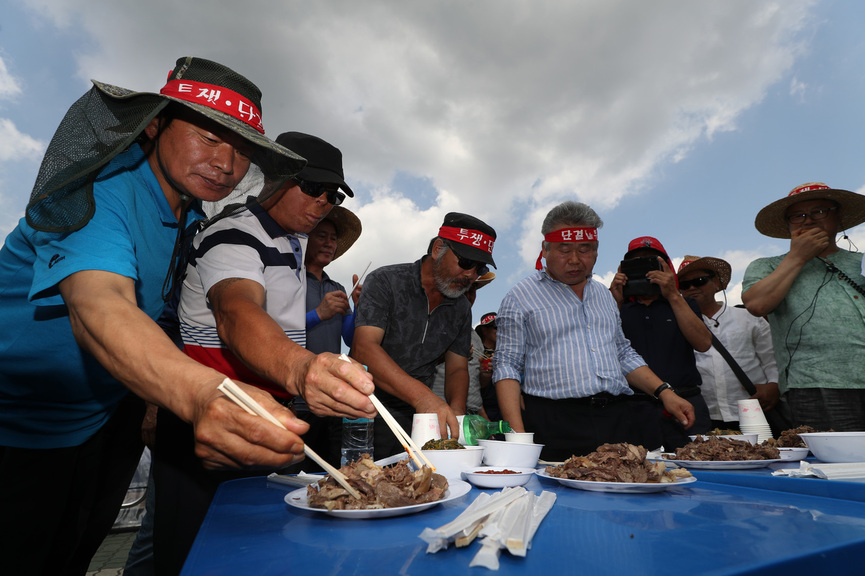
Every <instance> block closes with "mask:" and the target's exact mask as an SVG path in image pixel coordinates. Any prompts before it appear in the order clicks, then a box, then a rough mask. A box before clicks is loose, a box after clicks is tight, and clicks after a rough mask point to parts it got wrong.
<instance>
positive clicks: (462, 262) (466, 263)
mask: <svg viewBox="0 0 865 576" xmlns="http://www.w3.org/2000/svg"><path fill="white" fill-rule="evenodd" d="M444 244H445V246H447V247H448V248H450V250H451V252H453V253H454V256H456V257H457V265H458V266H459V267H460V268H462V269H463V270H471V269H472V268H477V272H478V276H483V275H484V274H486V273H487V272H489V271H490V269H489V267H488V266H487V265H486V264H484V263H483V262H478V261H477V260H470V259H468V258H463V257H462V256H460V255H459V254H457V251H456V250H454V247H453V245H452V244H451V243H450V242H445V243H444Z"/></svg>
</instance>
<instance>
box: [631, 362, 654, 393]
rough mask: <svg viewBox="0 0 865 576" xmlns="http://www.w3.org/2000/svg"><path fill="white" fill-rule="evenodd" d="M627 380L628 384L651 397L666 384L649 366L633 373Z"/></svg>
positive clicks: (641, 367)
mask: <svg viewBox="0 0 865 576" xmlns="http://www.w3.org/2000/svg"><path fill="white" fill-rule="evenodd" d="M625 379H626V380H627V381H628V384H630V385H631V386H633V387H634V388H636V389H637V390H640V391H641V392H645V393H646V394H649V395H652V394H654V392H655V390H657V389H658V386H660V385H661V384H663V383H664V382H663V380H661V379H660V378H658V376H657V375H656V374H655V373H654V372H652V370H651V369H650V368H649V367H648V366H640V367H639V368H637V369H636V370H633V371H631V372H630V373H628V374H627V375H626V376H625Z"/></svg>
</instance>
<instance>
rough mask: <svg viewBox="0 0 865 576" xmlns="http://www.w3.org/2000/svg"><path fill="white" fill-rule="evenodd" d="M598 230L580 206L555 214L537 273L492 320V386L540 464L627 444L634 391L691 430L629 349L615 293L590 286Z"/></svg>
mask: <svg viewBox="0 0 865 576" xmlns="http://www.w3.org/2000/svg"><path fill="white" fill-rule="evenodd" d="M601 226H603V221H602V220H601V218H600V217H599V216H598V215H597V213H596V212H595V211H594V210H592V209H591V208H590V207H589V206H587V205H585V204H582V203H579V202H573V201H568V202H564V203H562V204H559V205H558V206H556V207H555V208H553V209H552V210H550V212H549V213H548V214H547V216H546V218H545V219H544V222H543V225H542V227H541V233H542V234H543V235H544V241H543V244H542V251H541V255H540V256H539V257H538V262H537V266H536V268H537V272H535V273H534V274H532V275H531V276H529V277H528V278H526V279H524V280H522V281H521V282H519V283H518V284H517V285H516V286H514V287H513V288H512V289H511V290H510V292H508V294H507V295H506V296H505V298H504V300H502V303H501V307H500V309H499V313H498V316H497V317H496V324H497V325H498V341H497V344H496V354H495V357H494V360H493V364H494V366H493V381H494V382H495V383H496V392H497V395H498V400H499V405H500V407H501V410H502V416H503V418H504V419H505V420H507V421H508V422H510V425H511V428H512V429H513V430H514V431H516V432H524V431H530V432H534V433H535V442H537V443H540V444H544V450H543V452H542V453H541V458H542V459H544V460H551V461H562V460H565V459H567V458H569V457H570V456H572V455H585V454H588V453H589V452H592V451H594V450H595V449H596V448H597V447H598V446H600V445H601V444H604V443H608V442H627V441H631V440H632V439H633V437H632V431H631V428H630V425H631V424H630V422H629V420H630V419H629V414H630V403H628V402H622V400H624V399H625V398H626V397H627V396H629V395H631V394H632V393H633V392H632V391H631V389H630V388H629V386H628V385H629V384H630V385H631V386H634V387H635V388H637V389H639V390H642V391H644V392H646V393H647V394H653V395H654V396H655V397H656V398H658V399H659V400H660V401H661V402H662V403H663V405H664V409H665V410H666V411H667V412H668V413H669V414H671V415H672V417H673V418H675V419H676V420H677V421H678V422H681V424H682V425H683V426H684V427H685V428H689V427H690V426H691V425H692V424H693V423H694V408H693V406H691V404H690V403H689V402H688V401H687V400H684V399H682V398H680V397H679V396H678V395H676V393H675V392H674V391H673V390H672V388H671V387H670V386H669V384H666V383H665V382H662V381H661V379H660V378H658V377H657V376H656V375H655V374H654V373H653V372H652V371H651V370H650V369H649V367H648V366H646V363H645V362H644V361H643V359H642V358H641V357H640V355H639V354H637V353H636V352H635V351H634V350H633V348H631V345H630V343H629V342H628V340H627V339H626V338H625V336H624V334H623V333H622V326H621V321H620V319H619V309H618V307H617V306H616V302H615V300H614V299H613V297H612V295H611V294H610V291H609V290H608V289H607V287H606V286H604V285H603V284H602V283H600V282H598V281H597V280H593V279H592V269H593V268H594V265H595V262H596V261H597V258H598V228H600V227H601ZM542 258H544V259H545V260H546V267H542V266H541V259H542ZM521 403H524V405H525V408H524V409H521Z"/></svg>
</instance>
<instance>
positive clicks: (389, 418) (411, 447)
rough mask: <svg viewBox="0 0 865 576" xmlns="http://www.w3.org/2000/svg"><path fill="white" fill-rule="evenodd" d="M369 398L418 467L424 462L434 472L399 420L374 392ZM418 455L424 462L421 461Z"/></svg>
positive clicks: (340, 356)
mask: <svg viewBox="0 0 865 576" xmlns="http://www.w3.org/2000/svg"><path fill="white" fill-rule="evenodd" d="M339 359H340V360H344V361H345V362H351V359H350V358H349V357H348V356H346V355H345V354H340V355H339ZM369 399H370V401H371V402H372V405H373V406H375V409H376V410H378V414H379V416H381V417H382V418H383V419H384V421H385V423H387V425H388V427H389V428H390V430H391V432H393V435H394V436H396V439H397V440H399V443H400V444H402V447H403V448H405V451H406V452H407V453H408V455H409V457H410V458H411V459H412V460H413V461H414V463H415V464H416V465H417V467H418V469H420V468H423V467H424V463H425V464H426V466H428V467H429V469H430V470H432V471H433V472H435V469H436V467H435V466H433V464H432V462H430V461H429V459H428V458H427V457H426V456H424V453H423V451H422V450H421V449H420V448H418V447H417V444H415V442H414V440H412V439H411V436H410V435H408V434H406V432H405V430H403V429H402V426H400V425H399V422H397V421H396V418H394V417H393V415H392V414H391V413H390V412H389V411H388V409H387V408H385V407H384V404H382V403H381V400H379V399H378V398H376V397H375V394H370V395H369ZM418 456H419V457H420V460H423V462H424V463H421V461H420V460H419V459H418Z"/></svg>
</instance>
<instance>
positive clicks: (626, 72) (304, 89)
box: [30, 0, 815, 266]
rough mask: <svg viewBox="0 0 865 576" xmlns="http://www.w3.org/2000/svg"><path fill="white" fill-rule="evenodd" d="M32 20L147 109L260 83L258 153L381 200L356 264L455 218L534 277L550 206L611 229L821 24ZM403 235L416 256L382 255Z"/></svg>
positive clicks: (600, 16) (782, 18)
mask: <svg viewBox="0 0 865 576" xmlns="http://www.w3.org/2000/svg"><path fill="white" fill-rule="evenodd" d="M30 4H31V6H33V7H34V11H37V10H38V11H39V13H40V14H42V13H44V14H48V15H50V16H49V17H50V18H51V19H52V21H53V22H54V23H55V25H62V26H67V27H69V26H75V27H78V28H80V29H81V30H84V31H87V32H89V35H90V37H91V38H92V42H93V43H94V44H92V45H91V46H90V47H88V48H87V49H86V51H82V52H81V53H80V55H79V56H78V57H77V62H78V66H79V76H80V77H81V78H82V79H88V78H97V79H100V80H105V81H108V82H111V83H114V84H118V85H121V86H126V87H129V88H133V89H139V90H155V89H158V88H159V87H160V82H161V80H162V79H164V78H165V75H166V74H167V72H168V70H169V69H170V68H171V67H172V65H173V62H174V59H175V58H176V57H178V56H181V55H187V54H192V55H197V56H203V57H208V58H211V59H213V60H217V61H220V62H223V63H225V64H228V65H230V66H232V67H234V68H236V69H237V70H239V71H241V72H242V73H244V74H245V75H247V76H248V77H249V78H251V79H252V80H253V81H255V82H256V83H257V84H258V85H259V86H260V87H261V88H262V91H263V93H264V101H263V107H264V120H265V125H266V126H267V128H268V134H269V135H271V136H275V135H276V134H278V133H279V132H282V131H284V130H289V129H291V130H301V131H305V132H310V133H314V134H317V135H319V136H321V137H323V138H325V139H328V140H330V141H332V142H333V143H334V144H336V145H337V146H339V147H340V148H341V149H342V151H343V153H344V160H345V171H346V175H347V178H348V180H349V182H350V183H352V184H353V187H354V188H355V189H358V188H361V189H365V188H368V189H371V190H375V191H376V192H375V193H374V194H373V195H372V196H371V197H370V196H369V195H367V194H364V195H363V196H361V197H359V198H357V199H355V200H354V201H352V202H351V208H352V209H353V210H356V211H358V213H359V215H362V218H363V221H364V235H363V236H362V237H361V240H360V241H359V243H358V245H357V248H354V249H353V254H355V255H357V258H358V259H361V260H363V261H364V262H366V261H367V260H368V259H376V258H375V257H376V256H377V254H376V253H375V250H378V249H384V248H387V250H388V254H394V253H395V252H396V253H400V252H401V251H402V250H403V248H405V252H406V253H409V252H410V253H411V256H408V257H406V258H405V259H406V260H408V259H414V258H416V257H417V255H418V254H419V251H422V250H423V249H424V248H425V247H426V239H427V238H428V236H430V235H432V233H434V232H435V230H436V229H437V227H438V225H439V224H440V219H441V216H442V215H443V214H444V213H445V212H447V211H450V210H459V211H464V212H469V213H473V214H476V215H478V216H480V217H482V218H483V219H485V220H487V221H488V222H490V223H493V224H494V225H495V227H496V228H497V230H499V232H500V233H502V232H505V233H507V237H508V240H509V241H510V242H512V243H514V244H516V245H519V246H521V247H520V248H518V249H517V250H518V251H519V257H520V258H521V259H522V265H524V266H530V265H531V264H533V262H534V259H535V258H536V257H537V250H538V248H537V243H538V240H537V230H538V229H539V224H540V220H541V219H542V217H543V215H544V213H545V212H546V211H547V210H549V208H550V207H551V206H552V205H554V204H556V203H558V202H560V201H561V200H563V199H564V198H576V199H579V200H581V201H584V202H587V203H589V204H591V205H593V206H594V207H597V208H598V209H599V211H608V210H610V209H611V208H613V207H615V206H616V205H617V204H618V203H619V202H620V200H621V199H622V198H623V197H625V196H627V195H631V194H637V193H639V192H641V191H642V190H644V189H646V188H647V187H649V186H651V183H652V179H653V178H654V177H655V176H656V174H657V173H658V171H659V169H661V167H662V166H663V165H664V164H665V163H667V162H675V161H681V160H682V159H684V158H687V156H688V154H689V153H690V151H691V150H692V149H693V148H694V147H695V146H697V145H699V144H700V143H703V142H705V141H707V140H708V139H710V138H711V137H712V136H713V135H715V134H718V133H719V132H724V131H729V130H735V129H736V121H737V119H738V118H739V116H740V115H741V114H742V112H743V111H745V110H747V109H749V108H750V107H752V106H755V105H756V104H758V103H759V102H760V101H761V100H762V99H763V98H764V96H765V94H766V93H767V90H768V89H769V87H770V86H772V85H773V84H775V83H776V82H778V81H779V80H780V79H781V78H783V77H784V76H785V75H786V74H787V73H789V71H790V70H791V67H792V65H793V63H794V61H795V59H796V58H797V56H798V55H800V54H801V53H802V51H803V50H804V47H803V42H805V41H807V40H808V39H809V37H808V35H807V34H805V33H803V30H806V29H805V27H806V26H814V25H815V24H814V23H813V22H811V21H810V20H809V14H810V10H811V8H812V2H811V1H810V0H798V1H795V0H790V1H786V0H785V1H783V2H782V1H780V0H778V1H775V2H770V1H765V2H750V1H744V0H739V1H735V0H734V1H729V2H687V1H669V0H668V1H655V2H642V1H618V2H612V1H603V2H601V1H595V2H580V3H565V2H560V1H558V0H524V1H517V0H514V1H512V2H509V3H507V4H506V5H505V4H502V3H501V2H496V1H493V0H478V1H476V2H463V3H439V2H428V3H395V2H389V1H384V0H379V1H369V2H362V3H361V2H346V1H338V0H332V1H321V2H303V3H301V2H298V1H288V2H280V3H273V2H270V1H269V0H248V1H247V2H246V3H245V4H244V7H243V9H242V10H238V7H237V4H236V3H234V2H227V1H225V0H218V1H213V2H209V3H207V7H206V9H204V8H202V5H201V4H199V3H195V2H181V3H177V2H173V1H169V0H151V1H150V2H146V3H128V2H121V3H118V2H113V1H109V0H39V1H33V2H31V3H30ZM166 14H170V15H171V16H170V17H168V18H167V17H165V15H166ZM142 46H147V50H142V49H141V47H142ZM397 171H402V172H405V173H408V174H410V175H412V176H413V177H416V178H420V179H428V180H429V181H430V182H432V184H433V185H434V186H435V187H436V189H437V190H438V192H439V193H438V196H437V198H435V199H434V202H435V205H434V206H432V207H429V206H422V207H419V206H418V205H416V204H415V203H414V202H413V201H411V200H406V197H408V196H409V194H408V192H409V191H405V190H390V189H389V187H390V186H391V184H392V179H393V177H394V175H395V174H396V172H397ZM356 184H359V185H360V186H358V185H356ZM395 228H396V229H398V230H401V231H403V232H402V233H404V234H409V235H410V236H412V238H411V239H410V241H406V242H402V241H400V242H399V243H395V242H393V237H392V236H390V237H388V236H387V232H388V231H389V230H390V231H392V230H393V229H395ZM405 229H408V230H407V231H405ZM414 236H417V238H414ZM379 238H388V241H387V242H386V241H384V240H381V241H380V240H379ZM407 240H408V239H407ZM499 245H502V244H501V243H499ZM368 250H369V251H370V252H367V251H368ZM366 254H369V257H368V256H367V255H366ZM337 264H338V263H337ZM337 264H335V265H334V266H336V265H337Z"/></svg>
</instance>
